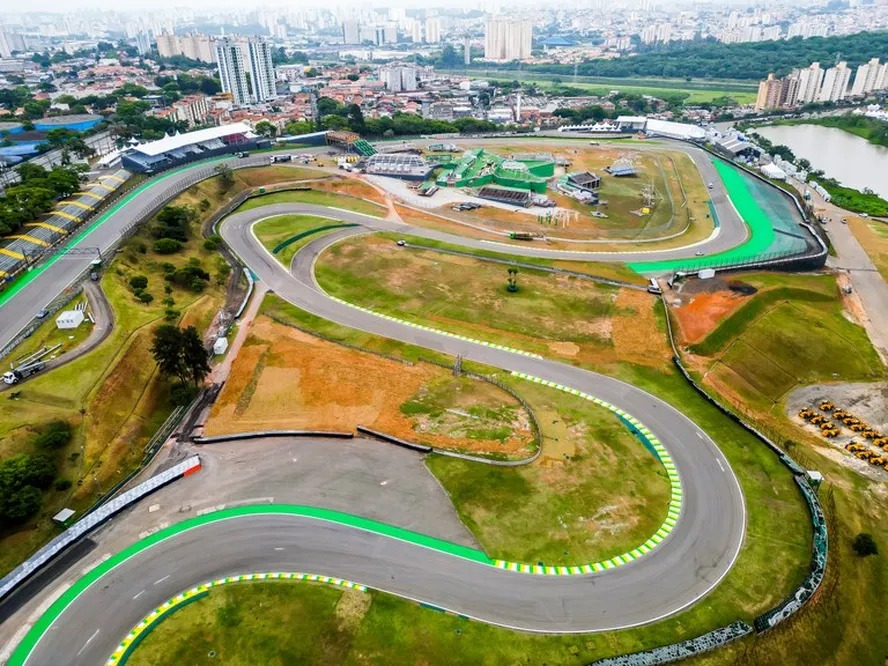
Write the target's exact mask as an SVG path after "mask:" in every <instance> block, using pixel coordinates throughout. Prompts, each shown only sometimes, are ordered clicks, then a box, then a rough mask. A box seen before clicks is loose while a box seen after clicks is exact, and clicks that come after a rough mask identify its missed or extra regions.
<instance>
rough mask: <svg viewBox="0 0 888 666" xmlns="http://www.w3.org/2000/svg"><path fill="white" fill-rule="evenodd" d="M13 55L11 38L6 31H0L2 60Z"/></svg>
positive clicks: (0, 55)
mask: <svg viewBox="0 0 888 666" xmlns="http://www.w3.org/2000/svg"><path fill="white" fill-rule="evenodd" d="M11 55H12V46H11V45H10V43H9V38H8V37H7V36H6V31H5V30H2V29H0V58H8V57H10V56H11Z"/></svg>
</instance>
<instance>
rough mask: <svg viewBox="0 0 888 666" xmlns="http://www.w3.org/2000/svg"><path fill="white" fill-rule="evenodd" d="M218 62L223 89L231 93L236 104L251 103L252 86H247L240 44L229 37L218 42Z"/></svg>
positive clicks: (244, 104)
mask: <svg viewBox="0 0 888 666" xmlns="http://www.w3.org/2000/svg"><path fill="white" fill-rule="evenodd" d="M216 63H217V64H218V68H219V80H220V81H221V83H222V90H223V91H224V92H227V93H229V94H230V95H231V101H232V102H233V103H234V104H235V105H236V106H246V105H247V104H249V103H250V88H249V87H248V86H247V70H246V69H245V67H244V52H243V51H242V50H241V47H240V44H238V43H237V42H235V41H234V40H232V39H231V38H229V37H225V38H224V39H220V40H218V41H217V42H216Z"/></svg>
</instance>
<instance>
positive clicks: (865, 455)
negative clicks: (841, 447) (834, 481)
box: [854, 451, 876, 462]
mask: <svg viewBox="0 0 888 666" xmlns="http://www.w3.org/2000/svg"><path fill="white" fill-rule="evenodd" d="M854 455H855V456H857V457H858V458H860V459H861V460H866V461H867V462H869V459H870V458H872V457H873V456H875V455H876V454H875V453H874V452H873V451H858V452H857V453H855V454H854Z"/></svg>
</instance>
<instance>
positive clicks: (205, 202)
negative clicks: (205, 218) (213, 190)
mask: <svg viewBox="0 0 888 666" xmlns="http://www.w3.org/2000/svg"><path fill="white" fill-rule="evenodd" d="M210 206H211V204H210V200H209V199H207V198H206V197H204V198H203V199H201V200H200V203H198V204H197V207H198V209H200V212H201V213H206V212H207V211H208V210H210Z"/></svg>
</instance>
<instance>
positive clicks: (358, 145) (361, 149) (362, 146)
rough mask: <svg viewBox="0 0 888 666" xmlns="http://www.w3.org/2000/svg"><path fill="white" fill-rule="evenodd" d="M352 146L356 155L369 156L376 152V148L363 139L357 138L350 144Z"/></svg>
mask: <svg viewBox="0 0 888 666" xmlns="http://www.w3.org/2000/svg"><path fill="white" fill-rule="evenodd" d="M352 147H353V148H354V149H355V151H356V152H357V153H358V155H363V156H364V157H370V156H371V155H375V154H376V149H375V148H374V147H373V146H371V145H370V143H369V142H368V141H366V140H364V139H358V140H357V141H355V142H354V143H353V144H352Z"/></svg>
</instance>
